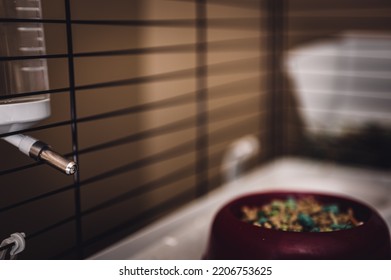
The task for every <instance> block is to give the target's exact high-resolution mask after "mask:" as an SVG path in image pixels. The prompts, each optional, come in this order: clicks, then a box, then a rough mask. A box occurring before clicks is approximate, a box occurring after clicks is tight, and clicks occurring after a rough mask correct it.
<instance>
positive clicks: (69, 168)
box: [3, 134, 77, 175]
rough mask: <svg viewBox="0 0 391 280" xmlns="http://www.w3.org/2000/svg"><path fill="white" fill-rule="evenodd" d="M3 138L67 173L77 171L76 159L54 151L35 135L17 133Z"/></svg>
mask: <svg viewBox="0 0 391 280" xmlns="http://www.w3.org/2000/svg"><path fill="white" fill-rule="evenodd" d="M3 139H4V140H5V141H7V142H8V143H11V144H12V145H14V146H16V147H17V148H18V149H19V151H21V152H22V153H24V154H25V155H28V156H29V157H31V158H33V159H35V160H36V161H42V162H45V163H47V164H49V165H51V166H52V167H54V168H56V169H58V170H60V171H62V172H63V173H65V174H67V175H72V174H74V173H75V172H76V171H77V164H76V163H75V162H74V161H71V160H68V159H66V158H64V157H63V156H61V155H59V154H58V153H56V152H55V151H53V150H52V149H51V147H50V146H49V145H48V144H46V143H44V142H41V141H39V140H37V139H35V138H33V137H30V136H27V135H23V134H16V135H11V136H7V137H4V138H3Z"/></svg>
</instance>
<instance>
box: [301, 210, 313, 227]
mask: <svg viewBox="0 0 391 280" xmlns="http://www.w3.org/2000/svg"><path fill="white" fill-rule="evenodd" d="M297 220H298V221H299V223H300V225H302V226H303V227H305V228H313V227H314V226H315V222H314V220H312V218H311V217H310V216H309V215H307V214H304V213H300V214H299V215H298V216H297Z"/></svg>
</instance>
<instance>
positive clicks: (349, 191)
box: [90, 158, 391, 259]
mask: <svg viewBox="0 0 391 280" xmlns="http://www.w3.org/2000/svg"><path fill="white" fill-rule="evenodd" d="M277 189H285V190H307V191H308V190H311V191H322V192H328V193H339V194H344V195H348V196H351V197H354V198H356V199H359V200H361V201H364V202H366V203H367V204H370V205H371V206H373V207H374V208H376V209H377V210H378V211H379V213H380V214H381V215H382V216H383V217H384V219H385V220H386V221H387V223H388V226H389V227H391V175H390V173H389V172H382V171H378V170H368V169H361V168H353V167H346V166H341V165H335V164H332V163H324V162H317V161H311V160H305V159H298V158H282V159H278V160H276V161H273V162H271V163H269V164H267V165H265V166H263V167H260V168H258V169H256V170H253V171H252V172H250V173H248V174H246V175H244V176H243V177H241V178H240V179H238V180H236V181H234V182H232V183H228V184H226V185H224V186H222V187H221V188H219V189H217V190H215V191H213V192H211V193H210V194H208V195H207V196H205V197H203V198H201V199H198V200H196V201H194V202H192V203H191V204H188V205H186V206H185V207H182V208H180V209H179V210H177V211H175V212H174V213H173V214H171V215H169V216H167V217H165V218H163V219H161V220H159V221H157V222H155V223H154V224H152V225H150V226H148V227H146V228H144V229H142V230H140V231H139V232H137V233H135V234H133V235H131V236H128V237H127V238H125V239H123V240H122V241H120V242H118V243H116V244H114V245H113V246H110V247H108V248H106V249H105V250H103V251H101V252H99V253H97V254H95V255H93V256H92V257H91V258H90V259H200V258H202V255H203V253H204V251H205V249H206V246H207V240H208V234H209V230H210V225H211V222H212V219H213V217H214V215H215V213H216V212H217V211H218V209H219V208H220V207H221V206H222V205H224V204H225V203H227V202H228V201H229V200H231V199H233V198H235V197H237V196H240V195H243V194H246V193H251V192H260V191H266V190H277Z"/></svg>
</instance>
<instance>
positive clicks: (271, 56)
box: [0, 0, 391, 259]
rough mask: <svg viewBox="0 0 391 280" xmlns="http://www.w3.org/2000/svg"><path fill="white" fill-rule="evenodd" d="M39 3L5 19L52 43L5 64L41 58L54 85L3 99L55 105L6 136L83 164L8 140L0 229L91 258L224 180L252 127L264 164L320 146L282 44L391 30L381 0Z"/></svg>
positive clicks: (37, 253)
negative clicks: (56, 160) (35, 142)
mask: <svg viewBox="0 0 391 280" xmlns="http://www.w3.org/2000/svg"><path fill="white" fill-rule="evenodd" d="M314 2H316V3H314ZM41 4H42V9H43V18H42V19H31V18H12V17H2V18H0V24H1V26H9V25H18V24H21V23H40V24H42V25H43V27H44V30H45V38H46V53H45V54H41V55H23V56H22V55H11V56H2V57H0V64H1V65H2V66H4V65H6V64H8V63H12V62H15V61H25V60H42V59H44V60H46V61H47V65H48V73H49V87H48V89H47V90H35V91H28V92H7V94H6V95H0V100H5V99H9V98H10V97H29V96H37V95H42V94H46V95H49V96H50V100H51V107H52V114H51V116H50V117H49V118H47V119H46V120H44V121H42V122H40V123H39V124H38V125H36V126H34V127H32V128H27V129H23V130H21V131H16V132H9V133H3V134H2V135H0V137H5V136H9V135H13V134H16V133H21V132H23V133H30V134H32V135H34V136H36V137H39V138H42V139H45V140H46V141H47V142H48V143H50V144H51V145H53V146H55V147H56V148H57V149H58V150H59V151H61V152H62V153H63V154H64V155H66V156H67V157H73V159H74V161H76V162H77V163H78V165H79V171H78V172H77V173H76V174H75V175H74V176H72V177H67V176H64V175H62V174H58V173H57V172H56V171H53V170H51V169H50V168H48V167H47V166H45V165H43V164H41V163H35V162H32V161H31V160H30V159H28V158H25V157H23V156H22V155H19V153H18V152H17V151H16V150H15V149H13V148H10V147H9V146H8V145H7V144H6V143H0V151H1V153H2V157H1V158H2V160H1V161H0V219H1V220H2V225H3V226H2V227H1V228H0V236H4V237H5V236H8V235H9V233H10V232H14V231H21V230H22V231H24V232H25V233H26V240H27V245H26V248H27V249H26V251H25V252H24V253H23V254H22V255H21V256H20V258H25V259H84V258H86V257H88V256H90V255H91V254H93V253H95V252H97V251H98V250H101V249H102V248H104V247H106V246H107V245H109V244H112V243H113V242H115V241H117V240H119V239H121V238H123V237H124V236H126V235H128V234H130V233H133V232H135V231H137V230H138V229H140V228H142V227H143V226H145V225H147V224H149V223H151V222H152V221H154V220H157V219H158V218H160V217H162V216H163V215H165V214H167V213H169V212H171V211H174V210H175V209H177V208H178V207H179V206H181V205H184V204H185V203H188V202H190V201H192V200H194V199H196V198H198V197H200V196H203V195H205V194H206V193H208V192H210V191H212V190H214V189H216V188H218V187H219V186H220V185H221V182H222V179H221V174H220V165H221V161H222V159H223V157H224V153H225V151H226V149H227V147H229V145H230V143H232V142H233V141H234V140H235V139H237V138H240V137H242V136H244V135H248V134H252V135H255V136H256V137H257V138H258V139H259V140H260V142H261V143H262V150H261V153H260V155H259V157H258V158H257V159H256V164H263V163H265V162H268V161H269V160H271V159H273V158H276V157H278V156H281V155H287V154H300V155H302V154H307V155H308V154H310V155H312V156H313V155H314V153H313V150H314V149H316V148H318V149H319V147H321V146H319V142H316V141H315V142H314V143H313V144H311V145H310V144H308V143H310V140H312V138H311V137H307V134H306V124H305V123H304V122H303V121H302V118H301V115H300V113H301V110H305V108H304V109H303V108H302V107H301V106H300V105H299V104H298V101H297V100H296V99H295V98H294V94H293V93H292V91H293V87H292V84H291V83H292V82H291V80H289V78H288V74H287V72H286V70H284V69H285V65H284V63H285V61H286V60H285V59H286V55H287V54H288V53H289V52H290V51H291V50H293V49H294V48H296V47H297V46H301V45H305V44H306V43H308V42H311V41H314V40H317V39H319V38H330V37H333V36H335V34H337V33H339V32H340V31H341V30H342V31H343V30H346V29H360V30H362V29H368V30H370V31H379V30H381V31H382V32H389V31H390V28H391V26H390V23H389V16H388V13H386V11H389V10H390V9H391V6H390V4H389V3H388V1H381V0H379V1H376V2H374V1H369V0H368V1H366V0H365V1H359V3H357V1H350V0H343V1H340V0H339V1H330V0H328V1H308V0H297V1H283V0H244V1H235V0H147V1H136V0H135V1H127V0H115V1H107V0H98V1H97V0H81V1H80V0H77V1H76V0H50V1H49V0H42V1H41ZM388 51H389V50H388ZM0 94H1V93H0ZM364 98H369V97H368V96H365V97H364ZM382 100H383V102H388V103H389V102H390V101H389V97H388V96H386V97H384V98H383V99H382ZM388 103H387V104H388ZM383 104H384V103H383ZM387 108H389V107H387ZM303 139H304V140H305V141H307V142H305V143H307V144H308V145H307V146H306V147H305V148H303V147H302V143H303V141H304V140H303ZM333 139H335V138H333ZM311 143H312V142H311ZM327 147H328V148H330V146H327ZM331 148H332V149H333V150H336V149H337V150H339V149H340V146H337V147H335V146H333V147H331ZM341 150H342V148H341ZM317 151H318V150H317ZM315 154H316V156H318V157H320V158H322V156H324V155H329V154H330V153H328V152H323V154H322V153H315ZM323 158H324V157H323ZM332 159H333V160H335V158H332ZM254 164H255V163H254Z"/></svg>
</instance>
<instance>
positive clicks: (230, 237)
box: [204, 191, 391, 259]
mask: <svg viewBox="0 0 391 280" xmlns="http://www.w3.org/2000/svg"><path fill="white" fill-rule="evenodd" d="M306 196H312V197H314V198H315V200H317V201H319V202H320V203H324V204H338V206H339V207H340V209H341V210H342V211H346V210H347V209H348V208H352V209H353V211H354V215H355V217H356V218H357V220H359V221H362V222H363V224H362V225H359V226H357V227H353V228H351V229H344V230H338V231H331V232H293V231H280V230H276V229H267V228H264V227H257V226H255V225H252V224H250V223H246V222H244V221H242V220H241V215H242V214H241V207H242V206H261V205H265V204H267V203H270V202H271V201H272V200H275V199H281V200H284V199H286V198H287V197H293V198H295V199H298V198H303V197H306ZM390 255H391V245H390V233H389V229H388V227H387V225H386V223H385V222H384V220H383V219H382V218H381V217H380V215H379V214H378V213H377V212H376V210H374V209H373V208H371V207H370V206H368V205H365V204H364V203H362V202H359V201H356V200H354V199H351V198H346V197H342V196H339V195H329V194H320V193H299V192H284V191H279V192H265V193H257V194H252V195H247V196H244V197H240V198H238V199H235V200H233V201H231V202H229V203H228V204H226V205H225V206H223V208H221V210H220V211H219V212H218V213H217V215H216V216H215V219H214V221H213V224H212V228H211V233H210V238H209V244H208V248H207V251H206V253H205V255H204V258H205V259H390Z"/></svg>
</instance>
